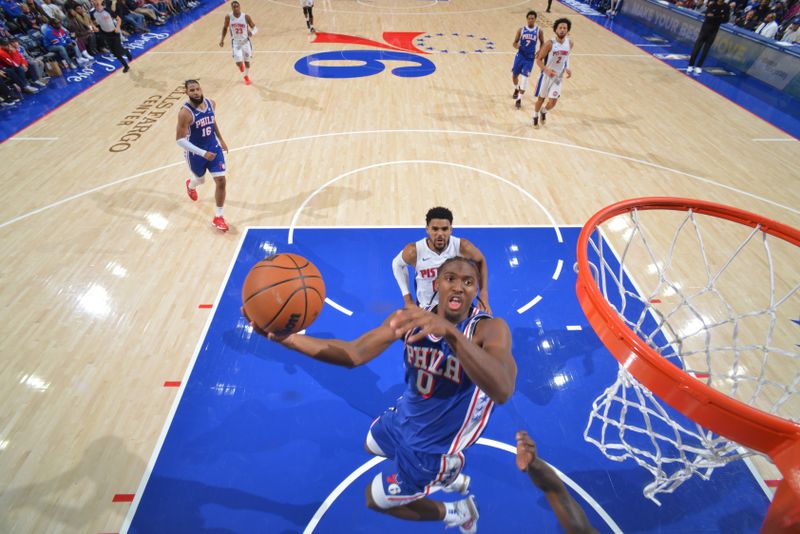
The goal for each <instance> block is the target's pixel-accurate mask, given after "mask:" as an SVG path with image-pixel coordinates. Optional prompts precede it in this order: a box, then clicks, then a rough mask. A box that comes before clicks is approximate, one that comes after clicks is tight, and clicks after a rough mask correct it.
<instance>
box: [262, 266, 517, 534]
mask: <svg viewBox="0 0 800 534" xmlns="http://www.w3.org/2000/svg"><path fill="white" fill-rule="evenodd" d="M436 288H437V290H438V292H439V296H440V298H439V304H438V305H436V306H433V307H431V308H429V309H422V308H418V307H416V306H409V307H406V308H404V309H402V310H398V311H396V312H394V313H393V314H392V315H390V316H389V317H387V318H386V320H384V321H383V324H381V325H380V326H378V327H377V328H374V329H372V330H370V331H368V332H366V333H364V334H363V335H361V336H360V337H359V338H357V339H355V340H353V341H343V340H340V339H320V338H314V337H311V336H305V335H299V334H292V335H290V336H288V337H284V338H278V337H276V336H275V335H274V334H269V335H268V336H267V337H268V338H269V339H271V340H273V341H277V342H279V343H281V344H282V345H283V346H285V347H288V348H290V349H293V350H296V351H298V352H301V353H303V354H305V355H307V356H309V357H311V358H313V359H315V360H320V361H323V362H326V363H332V364H334V365H341V366H344V367H349V368H352V367H356V366H359V365H364V364H366V363H368V362H370V361H371V360H373V359H375V358H376V357H378V356H379V355H380V354H382V353H383V352H384V351H385V350H386V349H388V348H389V346H390V345H392V343H394V342H395V341H397V340H398V339H403V340H404V345H403V352H402V358H403V363H404V367H405V380H406V388H405V392H404V393H403V395H402V396H401V397H400V398H399V399H398V401H397V404H396V405H395V406H393V407H391V408H389V409H388V410H386V411H385V412H384V413H383V414H382V415H381V416H380V417H378V418H377V419H375V421H373V423H372V426H371V427H370V429H369V432H367V437H366V443H365V445H364V446H365V448H366V449H367V451H368V452H369V453H371V454H374V455H376V456H383V457H386V458H388V461H387V462H386V465H387V469H386V470H385V471H384V472H382V473H379V474H378V475H377V476H376V477H375V478H374V479H373V480H372V481H371V482H370V483H369V484H368V485H367V487H366V500H367V506H368V507H369V508H370V509H372V510H375V511H376V512H381V513H384V514H389V515H392V516H394V517H397V518H400V519H406V520H409V521H443V522H444V523H445V525H447V526H458V527H459V528H460V530H461V532H462V533H467V534H471V533H473V532H476V531H477V520H478V507H477V505H476V503H475V498H474V497H473V496H471V495H470V496H468V497H466V498H464V499H461V500H458V501H455V502H448V503H444V502H440V501H435V500H432V499H430V498H429V497H428V496H429V495H430V494H431V493H434V492H436V491H439V490H443V491H447V492H458V493H461V494H463V495H467V494H468V493H469V489H470V488H469V486H470V477H469V476H467V475H465V474H464V473H462V472H461V470H462V469H463V467H464V461H465V458H464V452H465V451H466V449H467V448H468V447H469V446H470V445H472V444H473V443H475V442H476V441H477V440H478V438H479V437H480V436H481V434H482V433H483V431H484V429H485V428H486V425H487V424H488V421H489V416H490V415H491V411H492V408H493V406H494V404H495V403H497V404H502V403H504V402H506V401H507V400H508V399H509V398H510V397H511V395H512V394H513V393H514V385H515V381H516V376H517V365H516V362H515V361H514V357H513V356H512V355H511V332H510V331H509V328H508V325H507V324H506V322H505V321H504V320H503V319H499V318H493V317H492V316H491V315H489V314H487V313H486V312H483V311H481V310H479V309H478V308H477V307H475V306H474V305H473V301H474V300H475V297H476V296H477V294H478V268H477V267H476V266H475V264H474V263H473V262H472V261H470V260H468V259H466V258H463V257H460V256H457V257H455V258H451V259H449V260H447V261H446V262H445V263H443V264H442V265H441V267H439V275H438V278H437V279H436ZM251 324H252V323H251ZM253 328H256V327H255V325H253ZM259 333H261V334H263V332H259Z"/></svg>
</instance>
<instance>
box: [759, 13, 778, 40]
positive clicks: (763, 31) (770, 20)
mask: <svg viewBox="0 0 800 534" xmlns="http://www.w3.org/2000/svg"><path fill="white" fill-rule="evenodd" d="M756 33H757V34H759V35H760V36H761V37H766V38H767V39H774V38H775V34H776V33H778V23H777V22H775V13H770V14H768V15H767V17H766V18H765V19H764V22H762V23H761V24H759V25H758V27H756Z"/></svg>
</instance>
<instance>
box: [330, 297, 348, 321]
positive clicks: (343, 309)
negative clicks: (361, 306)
mask: <svg viewBox="0 0 800 534" xmlns="http://www.w3.org/2000/svg"><path fill="white" fill-rule="evenodd" d="M325 303H326V304H328V305H329V306H330V307H331V308H335V309H337V310H339V311H340V312H342V313H343V314H345V315H347V316H348V317H350V316H351V315H353V312H351V311H350V310H348V309H347V308H345V307H344V306H342V305H340V304H336V303H335V302H334V301H332V300H331V299H329V298H328V297H325Z"/></svg>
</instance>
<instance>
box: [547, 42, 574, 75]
mask: <svg viewBox="0 0 800 534" xmlns="http://www.w3.org/2000/svg"><path fill="white" fill-rule="evenodd" d="M552 43H553V45H552V47H551V48H550V53H549V54H547V63H545V67H547V68H548V69H553V70H554V71H556V76H555V77H556V78H558V79H559V81H560V80H561V76H563V74H564V69H566V68H567V67H568V66H569V52H570V50H571V49H572V45H571V44H570V42H569V37H565V38H564V42H563V43H559V42H558V40H557V39H553V40H552Z"/></svg>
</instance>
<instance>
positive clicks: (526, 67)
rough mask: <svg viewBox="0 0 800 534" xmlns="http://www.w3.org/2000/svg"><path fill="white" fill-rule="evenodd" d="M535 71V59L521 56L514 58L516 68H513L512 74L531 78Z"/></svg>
mask: <svg viewBox="0 0 800 534" xmlns="http://www.w3.org/2000/svg"><path fill="white" fill-rule="evenodd" d="M532 70H533V58H530V59H528V58H526V57H523V56H521V55H519V54H517V55H516V56H515V57H514V66H513V67H511V73H512V74H513V75H514V76H519V75H520V74H522V75H523V76H530V75H531V71H532Z"/></svg>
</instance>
